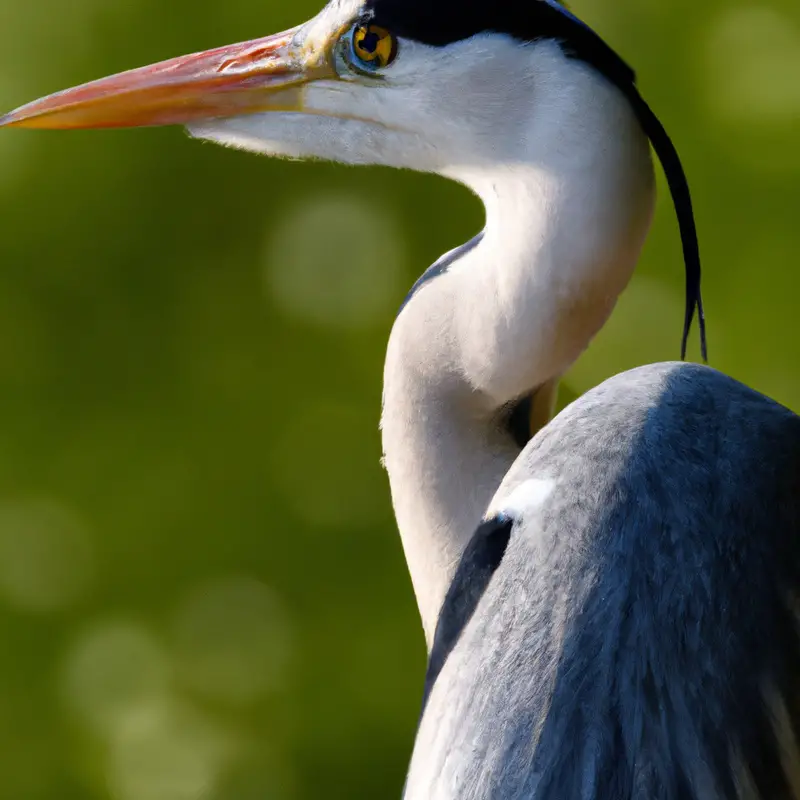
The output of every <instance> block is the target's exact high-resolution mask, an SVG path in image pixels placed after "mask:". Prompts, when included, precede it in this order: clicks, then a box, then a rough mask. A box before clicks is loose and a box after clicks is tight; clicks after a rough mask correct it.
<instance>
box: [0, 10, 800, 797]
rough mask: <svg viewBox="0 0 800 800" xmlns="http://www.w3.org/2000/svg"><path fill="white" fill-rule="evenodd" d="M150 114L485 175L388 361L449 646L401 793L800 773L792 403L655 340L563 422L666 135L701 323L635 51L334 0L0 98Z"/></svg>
mask: <svg viewBox="0 0 800 800" xmlns="http://www.w3.org/2000/svg"><path fill="white" fill-rule="evenodd" d="M156 124H186V125H187V126H188V128H189V131H190V132H191V133H192V134H193V135H194V136H196V137H199V138H203V139H208V140H213V141H217V142H220V143H223V144H226V145H230V146H234V147H239V148H244V149H248V150H253V151H256V152H262V153H266V154H268V155H272V156H280V157H290V158H322V159H330V160H336V161H341V162H346V163H350V164H384V165H390V166H395V167H401V168H410V169H415V170H421V171H428V172H434V173H438V174H440V175H443V176H445V177H447V178H450V179H452V180H455V181H459V182H461V183H463V184H465V185H466V186H468V187H469V188H471V189H472V190H473V191H474V192H475V193H476V194H477V195H478V196H479V197H480V198H481V199H482V200H483V202H484V205H485V208H486V226H485V229H484V231H483V232H482V233H481V234H479V235H478V236H476V237H475V238H474V239H473V240H472V241H471V242H468V243H467V244H465V245H462V246H461V247H459V248H456V249H455V250H454V251H452V252H451V253H448V254H446V255H445V256H443V257H442V259H440V261H438V262H437V263H436V264H435V265H434V266H433V267H431V268H430V269H429V270H428V271H426V273H425V274H424V275H423V276H422V277H421V279H420V280H419V281H418V282H417V284H416V285H415V286H414V288H413V289H412V291H411V293H410V295H409V297H408V298H407V300H406V302H405V303H404V306H403V308H402V310H401V312H400V313H399V315H398V317H397V320H396V322H395V325H394V327H393V330H392V334H391V337H390V341H389V345H388V351H387V357H386V366H385V374H384V404H383V405H384V407H383V416H382V430H383V442H384V453H385V464H386V468H387V471H388V474H389V479H390V484H391V492H392V499H393V503H394V507H395V512H396V517H397V522H398V527H399V530H400V533H401V536H402V540H403V546H404V550H405V554H406V558H407V562H408V567H409V571H410V574H411V579H412V583H413V586H414V590H415V593H416V597H417V602H418V606H419V610H420V615H421V618H422V623H423V628H424V631H425V635H426V640H427V643H428V647H429V651H430V660H429V669H428V675H427V680H426V687H425V699H424V708H423V713H422V716H421V720H420V725H419V730H418V735H417V742H416V745H415V749H414V753H413V756H412V760H411V765H410V768H409V773H408V779H407V784H406V789H405V796H406V797H407V798H409V800H423V798H425V799H427V800H451V799H452V800H455V799H456V798H458V799H459V800H488V799H489V798H492V800H511V798H519V799H520V800H521V799H522V798H537V799H540V800H545V799H546V798H547V799H548V800H549V799H550V798H559V799H560V800H564V799H565V798H578V797H581V798H594V799H595V800H611V799H612V798H614V799H616V798H645V797H647V798H649V799H650V800H652V799H653V798H665V799H666V798H670V799H673V798H674V799H676V800H677V799H678V798H681V799H683V798H702V799H703V800H711V798H725V799H726V800H727V798H756V797H768V798H770V799H771V800H777V799H778V798H789V797H800V758H798V752H797V742H796V739H795V729H796V725H797V721H798V703H797V699H796V694H795V691H794V688H793V681H794V676H795V674H797V673H798V668H800V651H799V650H798V639H797V622H798V619H797V611H798V605H797V602H798V601H797V590H798V587H800V581H799V578H800V575H798V567H799V566H800V565H799V564H798V548H797V546H796V544H795V541H796V536H797V534H798V532H800V504H799V503H798V500H797V499H796V489H797V486H798V485H800V481H799V479H800V420H798V418H797V417H796V416H794V415H793V414H792V413H791V412H789V411H788V410H786V409H783V408H782V407H780V406H778V405H777V404H775V403H773V402H771V401H770V400H768V399H767V398H764V397H763V396H761V395H758V394H757V393H755V392H753V391H752V390H749V389H747V388H746V387H744V386H742V385H740V384H737V383H736V382H734V381H733V380H731V379H728V378H726V377H724V376H722V375H720V374H719V373H716V372H714V371H712V370H710V369H709V368H706V367H700V366H694V365H686V364H666V365H654V366H650V367H644V368H640V369H639V370H637V371H634V372H632V373H626V374H623V375H620V376H617V377H616V378H614V379H612V380H611V381H609V382H607V383H606V384H604V385H603V386H601V387H599V388H598V389H596V390H594V391H593V392H590V393H589V394H587V395H586V396H584V397H583V398H581V399H580V400H579V401H577V402H576V403H574V404H572V405H571V406H570V407H568V408H567V409H566V410H564V411H563V412H562V413H561V414H560V415H559V416H558V417H556V418H555V420H552V421H551V417H552V414H553V408H554V396H555V390H556V387H557V384H558V381H559V378H560V377H561V376H562V375H563V373H564V372H565V371H566V370H567V369H568V368H569V366H570V365H571V364H572V363H573V362H574V361H575V359H576V358H577V357H578V356H579V355H580V354H581V353H582V352H583V350H584V349H585V348H586V347H587V345H588V343H589V342H590V340H591V339H592V337H593V336H594V335H595V333H596V332H597V331H598V330H599V329H600V328H601V327H602V325H603V324H604V323H605V321H606V320H607V318H608V317H609V315H610V314H611V312H612V310H613V307H614V305H615V302H616V300H617V298H618V296H619V294H620V293H621V292H622V291H623V289H624V288H625V286H626V285H627V283H628V281H629V279H630V277H631V274H632V271H633V269H634V267H635V265H636V262H637V260H638V257H639V253H640V249H641V246H642V244H643V242H644V239H645V237H646V235H647V232H648V229H649V225H650V220H651V215H652V210H653V202H654V192H655V189H654V176H653V166H652V161H651V156H650V146H649V145H650V143H651V142H652V144H653V145H654V148H655V150H656V152H657V153H658V155H659V156H660V157H661V160H662V162H663V163H664V165H665V168H666V172H667V176H668V178H669V182H670V188H671V190H672V193H673V198H674V200H675V205H676V208H677V211H678V216H679V221H680V224H681V233H682V237H683V243H684V255H685V261H686V268H687V307H686V316H685V320H684V339H683V346H684V348H685V343H686V336H687V334H688V330H689V326H690V324H691V322H692V319H693V315H694V313H695V310H698V311H699V312H700V313H699V315H698V317H699V319H700V323H701V328H702V324H703V316H702V305H701V302H700V286H699V281H700V262H699V255H698V250H697V241H696V234H695V231H694V221H693V217H692V211H691V202H690V198H689V193H688V188H687V186H686V181H685V177H684V175H683V171H682V168H681V166H680V161H679V160H678V158H677V154H676V153H675V150H674V148H673V147H672V144H671V142H670V140H669V138H668V137H667V136H666V133H665V132H664V130H663V128H662V127H661V125H660V123H659V122H658V120H657V118H656V117H655V115H654V114H653V113H652V111H651V110H650V109H649V107H648V106H647V104H646V103H645V102H644V100H643V99H642V97H641V95H640V94H639V92H638V90H637V88H636V84H635V82H634V76H633V73H632V72H631V71H630V69H629V68H628V67H627V65H626V64H625V62H624V61H622V59H620V58H619V56H617V55H616V53H614V51H613V50H611V49H610V48H609V47H608V46H607V45H606V44H605V43H604V42H603V41H602V39H600V38H599V37H598V36H597V35H596V34H595V33H594V32H593V31H592V30H591V29H589V28H588V27H586V26H585V25H584V24H583V23H581V22H580V21H579V20H578V19H577V18H575V17H574V16H573V15H572V14H571V13H570V12H568V11H567V10H566V9H565V8H564V7H563V6H561V5H560V4H559V3H558V2H556V0H496V2H494V3H486V2H485V0H462V2H455V0H332V2H330V3H329V4H328V5H327V6H326V7H325V9H324V10H323V11H322V12H321V13H320V14H319V15H318V16H317V17H315V18H314V19H312V20H311V21H310V22H308V23H306V24H304V25H300V26H299V27H297V28H294V29H292V30H289V31H286V32H284V33H281V34H277V35H275V36H270V37H265V38H263V39H256V40H253V41H250V42H245V43H241V44H236V45H231V46H227V47H221V48H218V49H215V50H211V51H207V52H204V53H198V54H194V55H191V56H185V57H181V58H177V59H173V60H170V61H166V62H162V63H160V64H156V65H153V66H150V67H144V68H141V69H138V70H133V71H131V72H128V73H122V74H120V75H117V76H112V77H110V78H105V79H102V80H99V81H95V82H93V83H90V84H86V85H84V86H81V87H77V88H75V89H70V90H67V91H65V92H61V93H58V94H56V95H52V96H50V97H47V98H44V99H42V100H39V101H35V102H34V103H31V104H29V105H27V106H23V107H22V108H20V109H18V110H17V111H14V112H12V113H10V114H7V115H6V116H4V117H0V126H18V127H32V128H84V127H118V126H132V125H156ZM701 332H702V330H701ZM703 341H704V340H703Z"/></svg>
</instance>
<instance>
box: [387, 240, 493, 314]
mask: <svg viewBox="0 0 800 800" xmlns="http://www.w3.org/2000/svg"><path fill="white" fill-rule="evenodd" d="M483 234H484V232H483V231H481V232H480V233H479V234H478V235H477V236H473V237H472V238H471V239H470V240H469V241H468V242H464V244H462V245H460V246H459V247H456V248H455V250H451V251H450V252H448V253H445V254H444V255H443V256H442V257H441V258H439V259H437V260H436V261H435V262H434V263H433V264H431V265H430V266H429V267H428V269H426V270H425V272H423V273H422V275H420V276H419V278H417V280H416V281H415V282H414V285H413V286H412V287H411V290H410V291H409V293H408V294H407V295H406V296H405V299H404V300H403V302H402V303H401V304H400V308H399V309H398V311H397V315H398V316H399V315H400V312H401V311H402V310H403V309H404V308H405V307H406V306H407V305H408V304H409V302H410V301H411V299H412V298H413V297H414V295H415V294H416V293H417V292H418V291H419V290H420V289H421V288H422V287H423V286H424V285H425V284H426V283H429V282H430V281H432V280H433V279H434V278H438V277H439V276H440V275H444V273H445V272H447V270H449V269H450V267H452V266H453V264H455V263H456V261H458V259H459V258H461V257H462V256H464V255H466V254H467V253H469V251H470V250H472V249H473V248H475V247H477V246H478V245H479V244H480V242H481V239H483Z"/></svg>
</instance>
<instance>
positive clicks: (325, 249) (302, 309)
mask: <svg viewBox="0 0 800 800" xmlns="http://www.w3.org/2000/svg"><path fill="white" fill-rule="evenodd" d="M395 217H396V214H395V215H393V214H392V210H391V209H389V208H385V209H384V208H383V207H382V206H380V205H379V204H376V203H374V202H372V201H371V200H370V199H366V198H365V199H362V198H360V197H357V196H354V195H351V194H323V195H321V196H320V195H318V194H315V195H312V196H308V197H304V198H302V200H300V201H298V202H296V203H295V204H294V205H292V206H291V207H290V208H288V209H287V210H286V211H285V213H284V216H283V218H282V219H279V220H278V221H276V222H275V224H274V225H273V226H272V227H271V228H270V231H269V234H268V238H267V246H266V254H265V258H266V263H265V267H266V279H267V287H268V291H269V293H270V295H271V296H272V297H274V298H275V300H276V301H277V302H278V304H280V305H281V306H282V307H283V308H284V310H286V311H287V312H288V313H290V314H292V315H294V316H297V317H300V318H302V319H304V320H307V321H309V322H314V323H318V324H322V325H332V326H337V327H362V326H367V325H371V324H375V323H379V322H382V321H384V319H385V318H386V314H387V313H390V312H391V309H392V308H393V306H394V305H395V302H396V299H397V293H398V290H399V289H398V287H399V286H400V284H401V281H402V278H403V272H404V263H405V258H406V248H405V245H404V239H403V235H402V232H401V230H400V227H399V225H398V224H397V222H396V219H395Z"/></svg>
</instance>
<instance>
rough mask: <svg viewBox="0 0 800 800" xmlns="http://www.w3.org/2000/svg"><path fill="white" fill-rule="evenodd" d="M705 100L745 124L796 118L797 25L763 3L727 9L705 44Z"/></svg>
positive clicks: (799, 115)
mask: <svg viewBox="0 0 800 800" xmlns="http://www.w3.org/2000/svg"><path fill="white" fill-rule="evenodd" d="M706 75H707V87H708V91H707V95H708V103H709V106H710V107H711V108H712V109H713V110H714V111H716V113H717V114H719V115H720V117H722V118H723V119H726V120H728V121H731V122H737V123H744V124H747V125H776V124H777V125H780V124H789V123H795V122H797V121H798V120H800V29H798V27H797V26H796V25H794V24H793V22H792V20H791V19H790V18H789V17H787V16H786V15H785V14H782V13H781V12H780V11H778V10H777V9H775V8H770V7H768V6H765V5H751V6H740V7H738V8H729V9H726V10H725V11H724V12H723V13H722V14H721V15H720V17H719V18H718V19H717V21H716V23H715V25H714V27H713V29H712V32H711V35H710V37H709V39H708V44H707V71H706Z"/></svg>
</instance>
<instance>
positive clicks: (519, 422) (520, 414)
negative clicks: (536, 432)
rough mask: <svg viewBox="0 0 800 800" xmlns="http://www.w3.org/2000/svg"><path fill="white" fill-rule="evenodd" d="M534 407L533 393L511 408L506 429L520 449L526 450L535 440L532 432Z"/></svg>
mask: <svg viewBox="0 0 800 800" xmlns="http://www.w3.org/2000/svg"><path fill="white" fill-rule="evenodd" d="M532 405H533V393H531V394H527V395H525V397H523V398H522V399H521V400H518V401H517V402H516V403H515V404H514V405H513V406H512V407H511V411H510V413H509V414H508V417H507V418H506V428H507V429H508V432H509V433H510V434H511V438H512V439H513V440H514V443H515V444H516V445H517V447H519V448H520V449H522V448H524V447H525V446H526V445H527V444H528V442H529V441H530V440H531V439H532V438H533V435H532V432H531V406H532Z"/></svg>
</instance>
